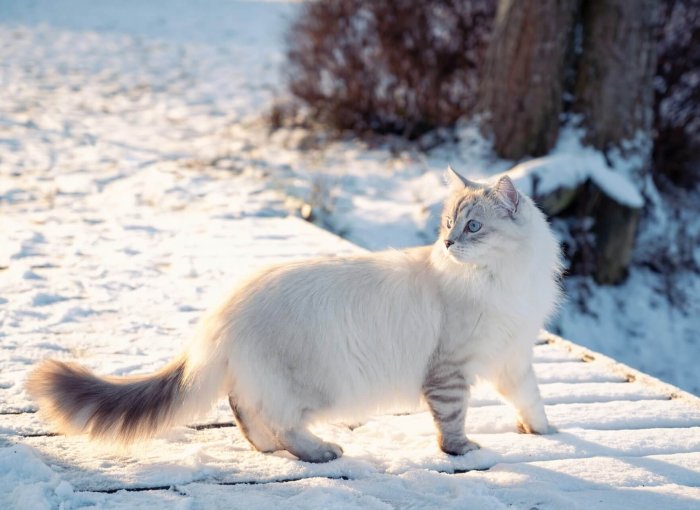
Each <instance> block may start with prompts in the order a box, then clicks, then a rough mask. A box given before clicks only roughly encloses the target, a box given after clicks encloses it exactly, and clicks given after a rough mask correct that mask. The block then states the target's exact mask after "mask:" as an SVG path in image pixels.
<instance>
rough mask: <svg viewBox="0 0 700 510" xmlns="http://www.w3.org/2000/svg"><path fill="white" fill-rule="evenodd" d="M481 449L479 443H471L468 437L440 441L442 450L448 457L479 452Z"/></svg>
mask: <svg viewBox="0 0 700 510" xmlns="http://www.w3.org/2000/svg"><path fill="white" fill-rule="evenodd" d="M479 448H481V446H479V444H478V443H475V442H474V441H470V440H469V439H467V438H466V437H460V438H451V439H445V438H443V439H442V440H441V441H440V449H441V450H442V451H443V452H445V453H446V454H448V455H464V454H466V453H469V452H472V451H474V450H478V449H479Z"/></svg>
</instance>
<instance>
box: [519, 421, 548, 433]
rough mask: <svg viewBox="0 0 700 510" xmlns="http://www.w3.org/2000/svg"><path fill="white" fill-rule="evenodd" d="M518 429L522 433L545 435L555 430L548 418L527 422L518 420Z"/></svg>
mask: <svg viewBox="0 0 700 510" xmlns="http://www.w3.org/2000/svg"><path fill="white" fill-rule="evenodd" d="M518 431H519V432H520V433H521V434H537V435H545V434H551V433H553V432H555V430H554V429H553V428H552V427H550V425H549V423H547V420H544V421H540V422H539V423H526V422H524V421H519V422H518Z"/></svg>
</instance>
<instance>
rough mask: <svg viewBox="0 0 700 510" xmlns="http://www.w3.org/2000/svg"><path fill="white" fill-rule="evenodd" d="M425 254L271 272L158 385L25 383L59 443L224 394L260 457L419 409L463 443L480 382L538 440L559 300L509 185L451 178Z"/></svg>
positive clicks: (528, 217) (539, 225) (124, 430)
mask: <svg viewBox="0 0 700 510" xmlns="http://www.w3.org/2000/svg"><path fill="white" fill-rule="evenodd" d="M448 175H449V178H450V182H451V194H450V197H449V198H448V200H447V201H446V204H445V209H444V212H443V218H442V227H441V231H440V236H439V239H438V240H437V242H436V243H435V244H434V245H433V246H430V247H422V248H415V249H409V250H404V251H386V252H382V253H373V254H369V255H360V256H355V257H343V258H325V259H314V260H306V261H302V262H295V263H290V264H284V265H278V266H273V267H269V268H267V269H264V270H262V271H260V272H259V273H257V274H255V275H254V276H252V277H250V278H249V279H248V280H247V281H246V282H244V283H243V284H241V285H240V286H238V288H236V289H235V290H234V291H233V293H232V294H231V295H230V297H229V298H228V299H227V300H226V301H225V302H224V303H222V304H221V306H220V307H219V308H218V309H216V310H214V311H213V312H212V313H210V314H209V316H208V317H207V318H206V319H205V320H203V321H202V323H201V327H200V331H199V334H198V337H197V339H196V342H195V343H194V344H193V345H192V347H191V348H190V349H189V350H188V351H187V352H186V353H185V354H183V355H182V356H181V357H179V358H178V359H176V360H175V361H173V362H172V363H171V364H170V365H169V366H167V367H165V368H164V369H162V370H161V371H160V372H157V373H155V374H151V375H146V376H141V377H125V378H120V377H108V378H101V377H98V376H95V375H93V374H92V373H90V372H89V371H87V370H86V369H84V368H82V367H80V366H78V365H75V364H69V363H63V362H58V361H53V360H49V361H45V362H44V363H43V364H42V365H40V366H39V367H38V368H37V369H36V370H35V371H34V372H33V373H32V375H31V377H30V380H29V383H28V388H29V390H30V392H31V393H32V394H33V396H34V397H35V398H36V400H37V401H38V403H39V405H40V408H41V409H42V410H43V411H44V412H46V413H48V415H49V416H50V417H51V418H52V419H53V420H55V421H56V423H57V425H58V426H59V427H60V429H61V430H62V431H64V432H87V433H89V434H90V435H91V436H92V437H96V438H110V439H117V440H120V441H124V442H128V441H131V440H134V439H137V438H142V437H148V436H151V435H153V434H155V433H157V432H158V431H160V430H162V429H164V428H165V427H168V426H170V425H172V424H175V423H182V422H183V421H184V420H187V419H191V417H192V416H194V415H195V414H197V413H201V412H203V411H206V410H207V409H208V408H209V407H210V406H211V405H212V403H213V402H214V401H216V400H217V399H218V398H220V397H221V396H228V398H229V402H230V404H231V407H232V409H233V412H234V414H235V417H236V421H237V422H238V425H239V426H240V429H241V431H242V432H243V434H244V435H245V436H246V438H247V439H248V440H249V441H250V443H251V444H252V445H253V446H254V447H255V448H257V449H258V450H260V451H263V452H269V451H274V450H279V449H285V450H288V451H289V452H291V453H292V454H294V455H296V456H297V457H298V458H299V459H301V460H305V461H310V462H324V461H328V460H332V459H335V458H337V457H339V456H340V455H341V454H342V449H341V448H340V447H339V446H338V445H335V444H332V443H327V442H325V441H323V440H322V439H320V438H318V437H316V436H315V435H313V434H312V433H311V432H309V430H308V426H309V424H311V423H313V422H318V421H321V420H331V419H333V420H335V419H355V420H356V419H357V418H358V417H363V416H366V415H368V414H371V413H377V412H381V411H383V410H384V411H385V410H388V409H396V408H397V407H401V406H404V405H410V406H414V405H415V404H416V403H417V401H418V400H419V399H420V397H423V398H425V400H426V402H427V403H428V406H429V408H430V410H431V412H432V414H433V417H434V419H435V423H436V426H437V429H438V442H439V445H440V448H441V449H442V450H443V451H445V452H447V453H449V454H453V455H461V454H464V453H466V452H468V451H470V450H472V449H474V448H477V447H478V445H476V444H475V443H473V442H471V441H469V440H468V439H467V437H466V435H465V430H464V428H465V423H464V422H465V414H466V410H467V399H468V391H469V386H470V385H471V383H472V382H473V381H474V379H475V378H476V377H480V378H483V379H487V380H489V381H491V382H492V383H493V385H494V386H495V388H496V389H497V390H498V391H499V392H500V393H501V394H502V395H503V396H504V397H505V399H507V400H508V401H509V402H511V403H512V404H513V406H514V407H515V409H516V410H517V412H518V416H519V425H520V427H521V429H522V430H523V431H524V432H529V433H546V432H547V430H548V424H547V417H546V416H545V412H544V406H543V404H542V400H541V398H540V394H539V390H538V388H537V383H536V381H535V376H534V374H533V370H532V347H533V344H534V340H535V338H536V336H537V333H538V331H539V329H540V328H541V327H542V325H543V323H544V321H545V319H546V318H547V317H548V316H549V314H550V313H551V312H552V311H553V309H554V307H555V306H556V303H557V299H558V297H559V285H558V279H559V274H560V265H559V247H558V244H557V242H556V240H555V238H554V236H553V235H552V233H551V231H550V229H549V226H548V225H547V222H546V220H545V218H544V216H543V215H542V213H541V212H540V211H539V210H538V209H537V207H536V206H535V205H534V204H533V203H532V201H531V200H530V199H529V198H527V197H525V196H522V195H520V194H519V193H518V191H517V190H516V189H515V187H514V186H513V183H512V182H511V181H510V179H509V178H508V177H502V178H501V179H500V180H499V181H498V182H497V183H496V184H495V185H494V186H488V185H485V184H478V183H473V182H470V181H468V180H467V179H465V178H463V177H462V176H460V175H459V174H457V173H456V172H454V171H453V170H452V169H449V170H448Z"/></svg>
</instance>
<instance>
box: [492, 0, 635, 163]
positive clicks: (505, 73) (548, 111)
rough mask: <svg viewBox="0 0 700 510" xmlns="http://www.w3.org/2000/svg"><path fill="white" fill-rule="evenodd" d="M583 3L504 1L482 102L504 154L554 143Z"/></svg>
mask: <svg viewBox="0 0 700 510" xmlns="http://www.w3.org/2000/svg"><path fill="white" fill-rule="evenodd" d="M630 3H632V4H634V3H635V2H630ZM579 5H580V0H501V2H500V3H499V5H498V13H497V15H496V22H495V26H494V32H493V36H492V39H491V44H490V45H489V49H488V52H487V56H486V62H485V64H484V72H483V79H482V84H481V88H480V102H481V106H482V108H483V109H484V110H486V111H488V112H490V114H491V118H490V122H489V123H488V124H487V125H486V126H485V128H486V130H487V132H488V134H490V135H492V137H493V143H494V149H495V151H496V152H497V153H498V155H500V156H501V157H504V158H509V159H520V158H522V157H523V156H527V155H530V156H540V155H543V154H546V153H547V152H548V151H549V149H551V148H552V147H553V146H554V144H555V142H556V140H557V135H558V133H559V114H560V113H561V108H562V92H563V82H564V70H565V64H566V57H567V54H568V51H567V50H568V48H569V44H570V41H571V39H572V33H573V27H574V20H575V17H576V13H577V11H578V8H579Z"/></svg>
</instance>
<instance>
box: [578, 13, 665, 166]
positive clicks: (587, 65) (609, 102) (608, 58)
mask: <svg viewBox="0 0 700 510" xmlns="http://www.w3.org/2000/svg"><path fill="white" fill-rule="evenodd" d="M657 13H658V4H657V0H634V1H630V0H587V1H586V2H585V3H584V8H583V26H584V33H583V55H582V58H581V63H580V67H579V70H578V76H577V82H576V88H575V97H576V100H575V106H574V108H575V110H576V111H577V112H579V113H581V114H583V122H584V125H585V127H586V140H585V141H586V142H587V143H589V144H590V145H592V146H594V147H596V148H597V149H600V150H602V151H607V150H609V149H611V148H613V147H618V148H624V147H623V145H624V144H623V143H622V142H623V141H625V140H629V141H632V140H638V141H641V142H642V145H643V147H633V150H642V151H646V152H647V154H643V155H642V156H643V157H642V160H643V161H644V163H643V165H641V166H648V164H649V156H650V154H648V152H649V150H650V144H649V143H648V141H649V137H650V134H651V127H652V121H653V105H654V87H653V83H652V80H653V78H654V71H655V67H656V40H655V34H654V29H655V20H656V16H657ZM640 134H641V135H642V136H641V140H639V139H638V138H637V137H638V136H639V135H640ZM638 170H639V172H644V171H646V170H647V168H639V169H638Z"/></svg>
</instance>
